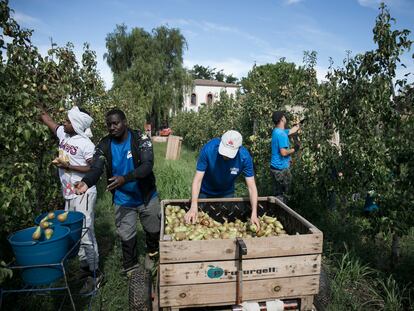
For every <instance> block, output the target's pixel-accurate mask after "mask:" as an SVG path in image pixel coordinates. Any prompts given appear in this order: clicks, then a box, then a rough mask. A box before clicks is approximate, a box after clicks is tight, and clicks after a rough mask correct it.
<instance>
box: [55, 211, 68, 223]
mask: <svg viewBox="0 0 414 311" xmlns="http://www.w3.org/2000/svg"><path fill="white" fill-rule="evenodd" d="M68 213H69V212H64V213H62V214H59V215H58V217H57V219H58V220H59V221H60V222H64V221H65V220H66V219H67V218H68Z"/></svg>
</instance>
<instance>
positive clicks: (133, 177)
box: [76, 109, 161, 275]
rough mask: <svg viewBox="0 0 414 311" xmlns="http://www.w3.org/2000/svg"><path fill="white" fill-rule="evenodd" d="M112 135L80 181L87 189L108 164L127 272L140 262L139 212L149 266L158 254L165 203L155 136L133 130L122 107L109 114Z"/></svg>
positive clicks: (107, 137)
mask: <svg viewBox="0 0 414 311" xmlns="http://www.w3.org/2000/svg"><path fill="white" fill-rule="evenodd" d="M106 127H107V129H108V132H109V135H107V136H106V137H104V138H103V139H102V140H101V141H100V143H99V145H98V146H97V147H96V153H95V156H94V160H93V163H92V166H91V170H90V171H89V172H88V173H87V174H86V175H85V176H84V177H83V179H82V181H81V182H80V183H78V184H77V185H76V189H77V191H78V192H79V193H84V192H85V191H87V190H88V189H89V187H92V186H93V185H95V184H96V183H97V182H98V180H99V177H100V176H101V175H102V173H103V171H104V168H105V167H106V175H107V178H108V186H107V188H106V189H107V190H108V191H111V192H112V194H113V202H114V205H115V224H116V228H117V233H118V235H119V236H120V238H121V244H122V254H123V268H124V270H123V271H124V273H126V274H127V275H129V274H130V272H132V270H133V269H135V268H136V267H137V266H138V258H137V216H139V218H140V221H141V224H142V226H143V228H144V231H145V235H146V244H147V252H148V255H147V257H146V266H147V268H149V265H151V264H152V262H153V260H151V261H150V259H155V256H156V255H157V254H158V242H159V236H160V228H161V218H160V213H161V207H160V202H159V199H158V194H157V189H156V187H155V176H154V173H153V171H152V168H153V166H154V154H153V150H152V143H151V139H150V138H148V137H147V136H146V135H143V134H142V133H141V132H140V131H135V130H131V129H129V128H128V126H127V119H126V116H125V114H124V112H122V111H121V110H119V109H113V110H111V111H109V112H108V113H107V114H106Z"/></svg>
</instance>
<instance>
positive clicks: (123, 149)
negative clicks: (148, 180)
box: [108, 132, 144, 207]
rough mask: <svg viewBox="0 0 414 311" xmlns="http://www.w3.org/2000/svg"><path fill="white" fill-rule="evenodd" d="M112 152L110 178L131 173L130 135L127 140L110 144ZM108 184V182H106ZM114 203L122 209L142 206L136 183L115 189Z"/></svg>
mask: <svg viewBox="0 0 414 311" xmlns="http://www.w3.org/2000/svg"><path fill="white" fill-rule="evenodd" d="M111 152H112V176H125V175H126V174H128V173H129V172H131V171H133V170H134V169H135V168H134V159H133V158H132V153H131V133H130V132H128V138H127V139H126V140H125V141H123V142H121V143H116V142H115V141H114V140H112V142H111ZM108 183H110V182H108ZM114 203H115V204H116V205H120V206H124V207H137V206H140V205H142V204H144V202H143V200H142V196H141V191H140V190H139V188H138V181H137V180H132V181H130V182H127V183H125V184H124V185H122V187H118V188H116V189H115V194H114Z"/></svg>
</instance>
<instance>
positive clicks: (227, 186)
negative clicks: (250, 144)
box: [197, 138, 254, 197]
mask: <svg viewBox="0 0 414 311" xmlns="http://www.w3.org/2000/svg"><path fill="white" fill-rule="evenodd" d="M219 145H220V138H214V139H212V140H210V141H209V142H208V143H207V144H205V145H204V147H203V148H202V149H201V151H200V156H199V158H198V161H197V171H201V172H205V173H204V177H203V181H202V183H201V192H202V193H205V194H207V195H211V196H215V197H217V196H226V195H229V194H231V193H233V192H234V183H235V180H236V178H237V176H239V175H240V174H241V173H243V175H244V176H245V177H252V176H254V170H253V160H252V157H251V156H250V154H249V151H247V149H246V148H244V147H243V146H242V147H240V149H239V151H238V152H237V154H236V156H235V157H234V159H228V160H225V159H224V158H223V156H222V155H220V154H219V153H218V148H219Z"/></svg>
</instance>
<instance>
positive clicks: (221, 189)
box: [184, 130, 260, 228]
mask: <svg viewBox="0 0 414 311" xmlns="http://www.w3.org/2000/svg"><path fill="white" fill-rule="evenodd" d="M242 142H243V137H242V136H241V134H240V133H239V132H237V131H233V130H231V131H227V132H226V133H224V134H223V136H222V137H221V139H220V138H214V139H212V140H210V141H209V142H208V143H207V144H205V145H204V146H203V148H202V149H201V151H200V156H199V158H198V161H197V171H196V173H195V175H194V179H193V184H192V186H191V208H190V210H189V211H188V212H187V214H186V215H185V217H184V218H185V220H186V222H192V223H195V222H196V220H197V213H198V198H231V197H233V196H234V183H235V181H236V178H237V176H239V175H240V174H243V175H244V177H245V181H246V185H247V188H248V190H249V196H250V204H251V207H252V213H251V217H250V219H251V222H252V224H254V225H256V226H257V228H260V222H259V219H258V218H257V188H256V182H255V180H254V170H253V160H252V157H251V156H250V153H249V151H248V150H247V149H246V148H244V147H243V146H242Z"/></svg>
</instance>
